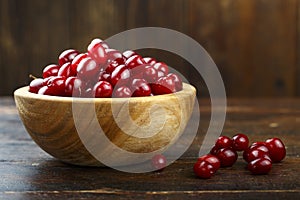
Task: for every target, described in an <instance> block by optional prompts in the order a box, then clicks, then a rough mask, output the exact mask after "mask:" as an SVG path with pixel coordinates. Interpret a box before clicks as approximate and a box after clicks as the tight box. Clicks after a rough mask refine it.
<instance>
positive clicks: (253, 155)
mask: <svg viewBox="0 0 300 200" xmlns="http://www.w3.org/2000/svg"><path fill="white" fill-rule="evenodd" d="M258 158H266V159H269V160H270V161H271V158H270V157H269V153H267V152H265V151H262V150H260V149H251V150H249V151H248V154H247V160H246V161H247V162H251V161H253V160H256V159H258Z"/></svg>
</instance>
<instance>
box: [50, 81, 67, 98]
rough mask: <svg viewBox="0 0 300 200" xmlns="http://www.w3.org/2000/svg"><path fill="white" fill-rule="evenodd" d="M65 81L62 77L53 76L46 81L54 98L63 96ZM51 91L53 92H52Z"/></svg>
mask: <svg viewBox="0 0 300 200" xmlns="http://www.w3.org/2000/svg"><path fill="white" fill-rule="evenodd" d="M65 81H66V79H65V78H64V77H62V76H55V77H52V78H51V79H49V80H48V83H47V86H48V88H49V89H51V92H53V94H52V95H55V96H65ZM52 90H53V91H52Z"/></svg>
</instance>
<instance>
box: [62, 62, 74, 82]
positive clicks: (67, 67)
mask: <svg viewBox="0 0 300 200" xmlns="http://www.w3.org/2000/svg"><path fill="white" fill-rule="evenodd" d="M71 66H72V65H71V63H70V62H67V63H65V64H63V65H62V66H61V67H60V69H59V70H58V73H57V75H58V76H63V77H66V78H67V77H70V76H76V74H77V72H73V71H72V70H71Z"/></svg>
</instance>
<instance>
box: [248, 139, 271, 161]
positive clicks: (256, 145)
mask: <svg viewBox="0 0 300 200" xmlns="http://www.w3.org/2000/svg"><path fill="white" fill-rule="evenodd" d="M253 150H260V151H263V152H265V153H266V154H267V155H269V149H268V148H267V146H266V143H265V142H254V143H252V144H251V145H250V146H249V147H248V148H247V149H246V150H244V152H243V158H244V160H245V161H246V162H249V161H248V160H249V158H248V157H249V152H250V151H253Z"/></svg>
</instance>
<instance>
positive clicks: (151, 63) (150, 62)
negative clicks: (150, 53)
mask: <svg viewBox="0 0 300 200" xmlns="http://www.w3.org/2000/svg"><path fill="white" fill-rule="evenodd" d="M143 60H144V62H145V63H147V64H150V65H154V64H155V63H157V61H156V60H155V59H154V58H151V57H144V58H143Z"/></svg>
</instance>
